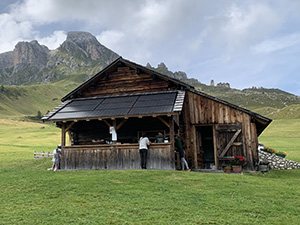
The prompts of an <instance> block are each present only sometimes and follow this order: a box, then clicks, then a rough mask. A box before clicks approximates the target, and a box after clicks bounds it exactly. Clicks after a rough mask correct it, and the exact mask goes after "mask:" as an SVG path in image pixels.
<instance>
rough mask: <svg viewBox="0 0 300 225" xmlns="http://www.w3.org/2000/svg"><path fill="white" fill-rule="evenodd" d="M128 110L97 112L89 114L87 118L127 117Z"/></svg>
mask: <svg viewBox="0 0 300 225" xmlns="http://www.w3.org/2000/svg"><path fill="white" fill-rule="evenodd" d="M129 110H130V108H122V109H106V110H98V111H93V112H92V113H91V114H89V117H101V116H123V115H127V114H128V112H129Z"/></svg>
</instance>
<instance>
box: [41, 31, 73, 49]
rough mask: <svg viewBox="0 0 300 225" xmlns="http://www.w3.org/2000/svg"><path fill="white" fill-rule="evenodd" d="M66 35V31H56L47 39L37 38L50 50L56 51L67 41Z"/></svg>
mask: <svg viewBox="0 0 300 225" xmlns="http://www.w3.org/2000/svg"><path fill="white" fill-rule="evenodd" d="M66 37H67V35H66V33H65V32H64V31H54V32H53V34H52V35H50V36H47V37H36V39H37V40H38V42H39V43H40V44H42V45H45V46H47V47H48V48H49V49H56V48H58V47H59V45H60V44H62V43H63V42H64V41H65V40H66Z"/></svg>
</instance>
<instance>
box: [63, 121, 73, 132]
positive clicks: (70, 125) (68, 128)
mask: <svg viewBox="0 0 300 225" xmlns="http://www.w3.org/2000/svg"><path fill="white" fill-rule="evenodd" d="M74 123H75V122H72V123H70V124H69V126H67V128H66V129H65V133H67V132H68V131H69V130H70V129H71V127H72V126H73V125H74Z"/></svg>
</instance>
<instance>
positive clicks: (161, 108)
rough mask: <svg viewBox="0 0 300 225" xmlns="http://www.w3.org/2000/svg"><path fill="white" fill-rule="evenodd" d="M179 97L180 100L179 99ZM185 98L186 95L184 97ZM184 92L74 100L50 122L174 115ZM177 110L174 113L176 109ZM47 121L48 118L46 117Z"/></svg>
mask: <svg viewBox="0 0 300 225" xmlns="http://www.w3.org/2000/svg"><path fill="white" fill-rule="evenodd" d="M178 93H179V94H178ZM177 95H178V96H179V98H180V99H177ZM183 96H184V95H183ZM183 98H184V97H182V91H171V92H155V93H140V94H132V95H122V96H107V97H100V98H92V99H91V98H89V99H87V98H86V99H74V100H72V101H70V102H69V103H68V104H66V105H64V106H62V107H60V108H59V109H57V110H56V111H55V112H53V113H52V114H51V116H49V117H48V118H47V119H49V120H67V119H88V118H97V117H110V116H126V115H143V114H155V113H159V114H161V113H172V112H175V111H181V108H182V107H179V106H176V104H178V101H179V102H183ZM175 108H176V110H175V111H174V109H175ZM45 119H46V117H45Z"/></svg>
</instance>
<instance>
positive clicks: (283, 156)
mask: <svg viewBox="0 0 300 225" xmlns="http://www.w3.org/2000/svg"><path fill="white" fill-rule="evenodd" d="M276 155H277V156H280V157H282V158H285V155H282V154H279V153H276Z"/></svg>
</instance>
